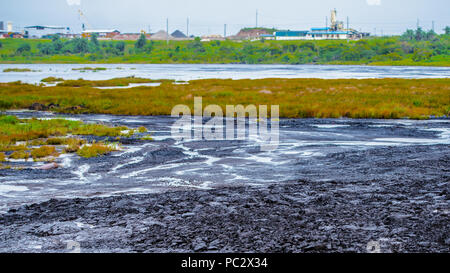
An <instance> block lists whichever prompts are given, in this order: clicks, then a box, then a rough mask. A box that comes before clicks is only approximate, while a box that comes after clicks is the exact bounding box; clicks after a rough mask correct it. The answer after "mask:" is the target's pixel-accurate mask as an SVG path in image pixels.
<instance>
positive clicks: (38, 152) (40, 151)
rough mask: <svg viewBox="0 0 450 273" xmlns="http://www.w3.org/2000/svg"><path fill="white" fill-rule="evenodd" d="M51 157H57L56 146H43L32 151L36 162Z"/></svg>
mask: <svg viewBox="0 0 450 273" xmlns="http://www.w3.org/2000/svg"><path fill="white" fill-rule="evenodd" d="M50 155H56V149H55V147H54V146H42V147H39V148H36V149H33V150H32V151H31V156H32V157H33V159H34V160H36V159H37V158H43V157H47V156H50Z"/></svg>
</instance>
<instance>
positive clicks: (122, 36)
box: [112, 33, 151, 41]
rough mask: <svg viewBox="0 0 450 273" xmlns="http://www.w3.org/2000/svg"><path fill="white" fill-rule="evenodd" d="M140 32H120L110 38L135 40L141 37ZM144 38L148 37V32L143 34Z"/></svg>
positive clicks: (149, 36)
mask: <svg viewBox="0 0 450 273" xmlns="http://www.w3.org/2000/svg"><path fill="white" fill-rule="evenodd" d="M141 35H142V34H141V33H121V34H118V35H116V36H114V37H113V38H112V40H117V41H137V40H138V39H139V37H141ZM144 35H145V38H147V39H150V38H151V35H150V34H144Z"/></svg>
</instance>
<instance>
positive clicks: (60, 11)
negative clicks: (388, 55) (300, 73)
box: [0, 0, 450, 35]
mask: <svg viewBox="0 0 450 273" xmlns="http://www.w3.org/2000/svg"><path fill="white" fill-rule="evenodd" d="M334 8H336V9H337V15H338V20H341V21H346V19H347V16H348V17H349V22H350V27H351V28H354V29H356V30H362V31H364V32H371V33H372V34H374V33H375V31H376V34H377V35H380V34H381V33H382V34H384V35H393V34H401V33H403V32H404V30H405V29H407V28H416V25H417V21H418V20H419V25H420V26H421V27H422V28H424V29H427V30H428V29H431V27H432V21H434V25H435V31H436V32H438V33H442V29H443V28H444V27H445V26H446V25H450V16H449V14H450V13H449V10H450V1H449V0H338V1H337V0H315V1H312V0H306V1H303V0H276V1H274V0H220V1H219V0H158V1H154V0H0V21H5V22H7V21H11V22H12V23H13V26H14V30H15V31H20V30H21V28H23V27H25V26H29V25H52V26H64V27H70V28H71V29H72V31H73V32H80V31H81V25H82V22H87V23H88V25H90V26H91V27H92V28H93V29H118V30H120V31H121V32H123V33H124V32H140V31H141V30H144V31H146V32H148V31H149V30H150V32H157V31H159V30H161V29H164V30H165V29H166V20H167V19H169V32H173V31H175V30H176V29H179V30H181V31H182V32H184V33H186V32H187V18H189V34H193V35H208V34H221V35H223V33H224V24H227V35H233V34H236V33H237V32H238V31H239V29H241V28H243V27H254V26H255V25H256V11H258V26H263V27H275V28H278V29H290V30H307V29H309V28H311V27H324V26H325V21H326V17H328V20H329V18H330V12H331V10H332V9H334ZM78 9H81V10H82V11H83V13H84V14H85V18H80V16H79V15H78Z"/></svg>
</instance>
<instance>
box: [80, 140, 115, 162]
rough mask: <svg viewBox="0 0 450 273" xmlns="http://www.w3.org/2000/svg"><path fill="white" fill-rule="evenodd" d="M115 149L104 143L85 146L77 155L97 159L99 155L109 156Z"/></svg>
mask: <svg viewBox="0 0 450 273" xmlns="http://www.w3.org/2000/svg"><path fill="white" fill-rule="evenodd" d="M114 150H115V149H114V148H113V147H111V146H110V145H106V144H104V143H101V142H100V143H92V144H91V145H85V146H83V147H82V148H81V149H79V150H78V152H77V154H78V155H79V156H81V157H84V158H91V157H97V156H101V155H106V154H109V153H110V152H112V151H114Z"/></svg>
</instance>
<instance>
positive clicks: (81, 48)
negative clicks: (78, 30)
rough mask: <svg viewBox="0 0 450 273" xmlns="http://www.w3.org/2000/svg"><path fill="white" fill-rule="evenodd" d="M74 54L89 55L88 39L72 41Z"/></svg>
mask: <svg viewBox="0 0 450 273" xmlns="http://www.w3.org/2000/svg"><path fill="white" fill-rule="evenodd" d="M72 43H73V52H72V53H87V52H89V47H88V42H87V40H86V39H81V38H75V39H73V40H72Z"/></svg>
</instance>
